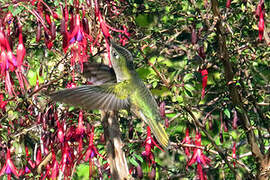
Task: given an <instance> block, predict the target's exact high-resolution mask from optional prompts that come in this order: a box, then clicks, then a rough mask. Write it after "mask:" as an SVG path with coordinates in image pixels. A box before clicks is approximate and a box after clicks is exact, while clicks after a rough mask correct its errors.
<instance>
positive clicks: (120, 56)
mask: <svg viewBox="0 0 270 180" xmlns="http://www.w3.org/2000/svg"><path fill="white" fill-rule="evenodd" d="M110 53H111V63H112V67H113V70H112V69H111V68H109V67H108V66H106V65H100V64H90V63H85V64H84V72H83V75H84V76H85V77H87V78H89V79H90V80H92V82H93V84H94V85H85V86H80V87H76V88H71V89H64V90H61V91H58V92H55V93H52V94H51V97H52V99H53V100H54V101H60V102H64V103H66V104H70V105H73V106H77V107H82V108H84V109H88V110H93V109H101V110H120V109H129V108H130V110H131V111H132V112H133V113H134V114H136V115H137V116H138V117H139V118H141V119H143V120H144V121H145V122H146V123H147V124H148V125H149V126H150V128H151V130H152V132H153V133H154V135H155V137H156V139H157V140H158V142H159V143H160V144H161V145H162V146H163V147H164V148H166V147H167V146H168V139H169V138H168V136H167V134H166V132H165V130H164V128H163V125H162V119H161V116H160V112H159V108H158V105H157V103H156V101H155V99H154V97H153V96H152V94H151V92H150V91H149V90H148V89H147V88H146V87H145V85H144V83H143V82H142V80H141V79H140V78H139V76H138V75H137V73H136V71H135V70H134V68H133V62H132V61H133V58H132V55H131V53H130V52H129V51H128V50H126V49H125V48H123V47H121V46H118V45H116V44H114V43H112V45H111V52H110ZM103 83H104V84H103Z"/></svg>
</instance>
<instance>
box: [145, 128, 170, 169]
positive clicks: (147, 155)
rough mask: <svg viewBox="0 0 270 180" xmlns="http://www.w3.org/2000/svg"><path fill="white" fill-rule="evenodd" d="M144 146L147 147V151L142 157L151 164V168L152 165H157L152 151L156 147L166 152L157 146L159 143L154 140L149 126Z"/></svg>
mask: <svg viewBox="0 0 270 180" xmlns="http://www.w3.org/2000/svg"><path fill="white" fill-rule="evenodd" d="M144 146H145V150H144V151H143V152H142V156H143V157H144V158H145V159H146V160H147V162H148V163H149V167H150V165H152V164H155V163H156V162H155V157H154V154H153V152H152V149H154V147H155V146H156V147H157V148H159V149H160V150H162V151H163V152H165V151H164V150H163V149H161V147H159V145H157V143H156V142H155V141H154V139H153V138H152V136H151V129H150V127H149V126H147V136H146V140H145V142H144Z"/></svg>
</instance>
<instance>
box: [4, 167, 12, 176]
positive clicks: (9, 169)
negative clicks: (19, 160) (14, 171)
mask: <svg viewBox="0 0 270 180" xmlns="http://www.w3.org/2000/svg"><path fill="white" fill-rule="evenodd" d="M5 172H6V174H11V168H10V167H9V165H7V167H6V171H5Z"/></svg>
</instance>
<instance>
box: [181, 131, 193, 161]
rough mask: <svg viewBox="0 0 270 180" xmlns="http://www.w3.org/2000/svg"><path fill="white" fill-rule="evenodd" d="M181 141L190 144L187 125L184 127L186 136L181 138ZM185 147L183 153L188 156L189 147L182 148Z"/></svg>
mask: <svg viewBox="0 0 270 180" xmlns="http://www.w3.org/2000/svg"><path fill="white" fill-rule="evenodd" d="M182 143H184V144H191V139H190V136H189V128H188V127H187V128H186V136H185V138H184V140H183V142H182ZM184 149H185V154H186V155H187V156H188V157H189V156H190V152H189V151H190V148H189V147H185V148H184Z"/></svg>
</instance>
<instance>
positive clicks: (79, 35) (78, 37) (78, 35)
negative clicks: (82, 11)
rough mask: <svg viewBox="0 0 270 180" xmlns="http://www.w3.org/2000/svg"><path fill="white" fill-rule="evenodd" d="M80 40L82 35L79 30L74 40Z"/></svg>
mask: <svg viewBox="0 0 270 180" xmlns="http://www.w3.org/2000/svg"><path fill="white" fill-rule="evenodd" d="M82 39H83V35H82V33H81V31H80V30H79V31H78V33H77V36H76V40H77V41H78V42H80V41H81V40H82Z"/></svg>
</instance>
